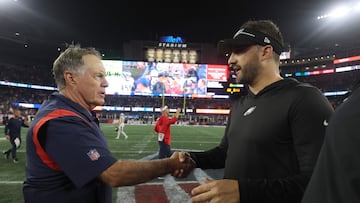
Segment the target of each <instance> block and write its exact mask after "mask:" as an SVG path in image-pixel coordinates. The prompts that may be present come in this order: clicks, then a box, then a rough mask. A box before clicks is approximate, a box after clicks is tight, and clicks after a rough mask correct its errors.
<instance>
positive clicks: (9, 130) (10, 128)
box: [3, 109, 29, 163]
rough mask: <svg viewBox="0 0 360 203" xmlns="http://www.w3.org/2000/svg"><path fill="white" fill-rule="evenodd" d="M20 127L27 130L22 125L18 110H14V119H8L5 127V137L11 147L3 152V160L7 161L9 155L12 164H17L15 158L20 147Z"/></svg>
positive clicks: (23, 124)
mask: <svg viewBox="0 0 360 203" xmlns="http://www.w3.org/2000/svg"><path fill="white" fill-rule="evenodd" d="M21 127H25V128H28V127H29V126H28V125H27V124H25V123H24V120H23V118H22V117H21V112H20V110H19V109H15V110H14V117H12V118H10V119H9V120H8V121H7V122H6V125H5V136H6V139H7V140H9V141H10V143H11V146H12V147H11V148H10V149H8V150H6V151H4V152H3V154H4V158H5V159H9V155H10V153H11V157H12V160H13V162H14V163H18V162H19V160H18V158H17V157H16V150H17V149H18V148H20V145H21Z"/></svg>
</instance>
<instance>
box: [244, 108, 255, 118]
mask: <svg viewBox="0 0 360 203" xmlns="http://www.w3.org/2000/svg"><path fill="white" fill-rule="evenodd" d="M255 109H256V106H252V107H250V108H248V110H246V111H245V113H244V114H243V115H244V116H248V115H250V114H251V113H252V112H254V111H255Z"/></svg>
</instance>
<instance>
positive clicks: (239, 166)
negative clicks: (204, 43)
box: [190, 20, 333, 203]
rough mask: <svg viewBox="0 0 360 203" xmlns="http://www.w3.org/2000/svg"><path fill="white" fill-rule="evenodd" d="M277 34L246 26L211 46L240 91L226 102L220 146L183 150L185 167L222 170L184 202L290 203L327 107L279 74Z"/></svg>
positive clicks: (304, 178) (310, 164) (316, 146)
mask: <svg viewBox="0 0 360 203" xmlns="http://www.w3.org/2000/svg"><path fill="white" fill-rule="evenodd" d="M282 47H283V38H282V34H281V32H280V31H279V29H278V27H277V26H276V25H275V24H274V23H273V22H272V21H270V20H258V21H248V22H246V23H245V24H244V25H242V26H241V28H240V30H239V31H237V32H236V34H235V35H234V37H233V38H232V39H226V40H222V41H220V42H219V44H218V48H219V50H220V51H221V52H223V53H226V54H227V56H229V59H228V64H229V66H230V67H231V68H232V69H233V71H234V73H235V74H236V81H237V83H242V84H245V85H247V87H248V94H247V95H246V96H243V97H241V98H240V99H239V100H238V101H236V102H235V103H233V106H232V109H231V112H230V115H229V121H228V124H227V126H226V129H225V134H224V137H223V138H222V140H221V142H220V144H219V145H218V146H217V147H215V148H213V149H210V150H208V151H205V152H191V153H190V155H191V157H192V159H193V160H194V161H195V163H196V164H195V165H194V166H193V167H198V168H202V169H209V168H213V169H214V168H224V179H222V180H205V184H203V185H200V186H198V187H196V188H194V189H193V190H192V195H193V197H192V201H193V202H201V201H211V202H227V203H229V202H241V203H250V202H256V203H259V202H266V203H272V202H274V203H290V202H291V203H298V202H300V201H301V198H302V196H303V193H304V190H305V188H306V186H307V183H308V181H309V179H310V176H311V174H312V172H313V168H314V166H315V163H316V159H317V157H318V154H319V151H320V148H321V146H322V143H323V138H324V134H325V128H326V126H327V122H328V119H329V118H330V116H331V114H332V113H333V108H332V106H331V104H330V102H329V101H328V100H327V98H326V97H325V96H324V95H323V94H322V93H321V91H320V90H319V89H318V88H316V87H314V86H311V85H309V84H303V83H300V82H298V81H297V80H295V79H284V78H282V77H281V76H280V71H279V65H280V57H279V55H280V54H281V51H282Z"/></svg>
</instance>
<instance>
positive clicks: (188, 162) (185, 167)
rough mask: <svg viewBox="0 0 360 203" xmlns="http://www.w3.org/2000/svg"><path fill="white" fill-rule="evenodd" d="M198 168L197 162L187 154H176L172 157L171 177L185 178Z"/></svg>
mask: <svg viewBox="0 0 360 203" xmlns="http://www.w3.org/2000/svg"><path fill="white" fill-rule="evenodd" d="M195 167H196V163H195V161H194V160H193V159H192V158H191V156H190V154H189V153H187V152H174V153H173V154H172V156H171V157H170V168H171V175H172V176H174V177H176V178H185V177H187V176H188V175H189V173H190V172H191V171H192V170H193V169H194V168H195Z"/></svg>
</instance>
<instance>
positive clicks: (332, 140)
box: [302, 81, 360, 203]
mask: <svg viewBox="0 0 360 203" xmlns="http://www.w3.org/2000/svg"><path fill="white" fill-rule="evenodd" d="M359 86H360V81H359V82H358V83H357V85H355V87H354V90H352V91H351V93H350V96H349V97H347V98H346V99H345V100H344V102H343V103H342V104H340V106H338V107H337V108H336V110H335V112H334V114H333V115H332V117H331V120H330V122H329V126H328V128H327V129H326V136H325V142H324V145H323V147H322V148H321V151H320V155H319V159H318V161H317V163H316V167H315V169H314V173H313V175H312V177H311V180H310V182H309V185H308V187H307V189H306V191H305V195H304V199H303V201H302V202H303V203H318V202H326V203H339V202H360V185H359V184H360V162H359V157H358V156H359V154H360V147H359V144H360V137H359V135H360V127H359V124H360V108H359V104H360V88H359Z"/></svg>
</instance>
